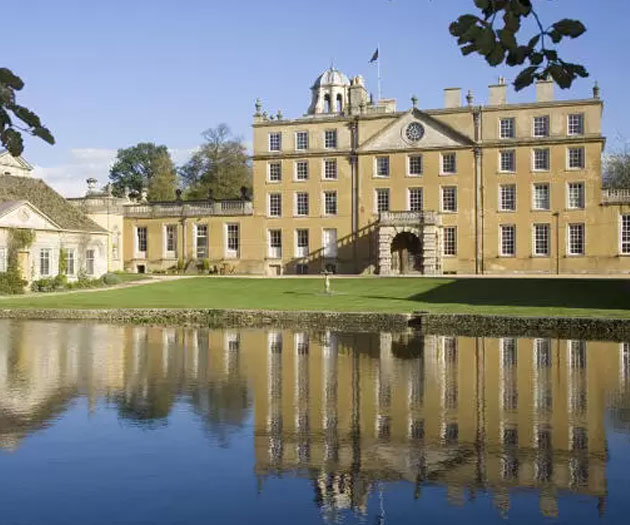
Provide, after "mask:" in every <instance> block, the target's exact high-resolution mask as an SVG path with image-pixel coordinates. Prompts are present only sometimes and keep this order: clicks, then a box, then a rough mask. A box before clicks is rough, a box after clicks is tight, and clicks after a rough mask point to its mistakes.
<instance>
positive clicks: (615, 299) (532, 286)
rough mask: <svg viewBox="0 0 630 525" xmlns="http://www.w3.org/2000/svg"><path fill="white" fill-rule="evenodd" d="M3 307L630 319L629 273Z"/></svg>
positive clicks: (181, 290) (135, 294)
mask: <svg viewBox="0 0 630 525" xmlns="http://www.w3.org/2000/svg"><path fill="white" fill-rule="evenodd" d="M0 308H90V309H97V308H99V309H100V308H109V309H111V308H227V309H266V310H311V311H313V310H315V311H335V312H344V311H347V312H382V313H386V312H399V313H405V312H412V311H416V310H426V311H429V312H436V313H438V312H439V313H476V314H503V315H531V316H552V315H553V316H557V315H562V316H589V317H624V318H630V280H626V279H531V278H527V279H518V278H515V279H492V278H486V279H472V278H471V279H466V278H460V279H446V278H404V279H400V278H369V277H366V278H334V279H333V280H332V294H331V295H326V294H325V293H323V285H322V280H321V279H247V278H242V279H241V278H222V277H195V278H189V279H180V280H174V281H164V282H157V283H154V284H153V283H151V284H144V285H142V286H137V287H134V286H130V287H125V288H118V289H114V290H106V289H104V290H98V291H93V292H89V293H69V294H60V295H56V294H50V295H41V296H34V295H30V296H24V297H4V298H2V299H0Z"/></svg>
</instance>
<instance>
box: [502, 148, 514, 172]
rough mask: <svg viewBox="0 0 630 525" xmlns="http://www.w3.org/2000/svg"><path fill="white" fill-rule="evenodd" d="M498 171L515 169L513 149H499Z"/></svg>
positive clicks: (512, 170)
mask: <svg viewBox="0 0 630 525" xmlns="http://www.w3.org/2000/svg"><path fill="white" fill-rule="evenodd" d="M499 171H501V172H508V173H513V172H515V171H516V152H515V151H514V150H513V149H506V150H502V151H499Z"/></svg>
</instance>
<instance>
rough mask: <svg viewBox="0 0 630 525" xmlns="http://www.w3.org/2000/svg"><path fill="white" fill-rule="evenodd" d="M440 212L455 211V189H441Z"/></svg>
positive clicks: (454, 187)
mask: <svg viewBox="0 0 630 525" xmlns="http://www.w3.org/2000/svg"><path fill="white" fill-rule="evenodd" d="M442 211H447V212H456V211H457V187H456V186H444V187H443V188H442Z"/></svg>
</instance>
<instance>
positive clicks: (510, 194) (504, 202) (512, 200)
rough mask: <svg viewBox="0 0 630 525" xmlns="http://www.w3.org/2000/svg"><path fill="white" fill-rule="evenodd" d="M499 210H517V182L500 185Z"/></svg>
mask: <svg viewBox="0 0 630 525" xmlns="http://www.w3.org/2000/svg"><path fill="white" fill-rule="evenodd" d="M499 211H516V184H501V185H500V186H499Z"/></svg>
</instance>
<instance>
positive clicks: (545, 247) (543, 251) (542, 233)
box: [534, 224, 550, 256]
mask: <svg viewBox="0 0 630 525" xmlns="http://www.w3.org/2000/svg"><path fill="white" fill-rule="evenodd" d="M549 234H550V227H549V224H534V255H540V256H546V255H549Z"/></svg>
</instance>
